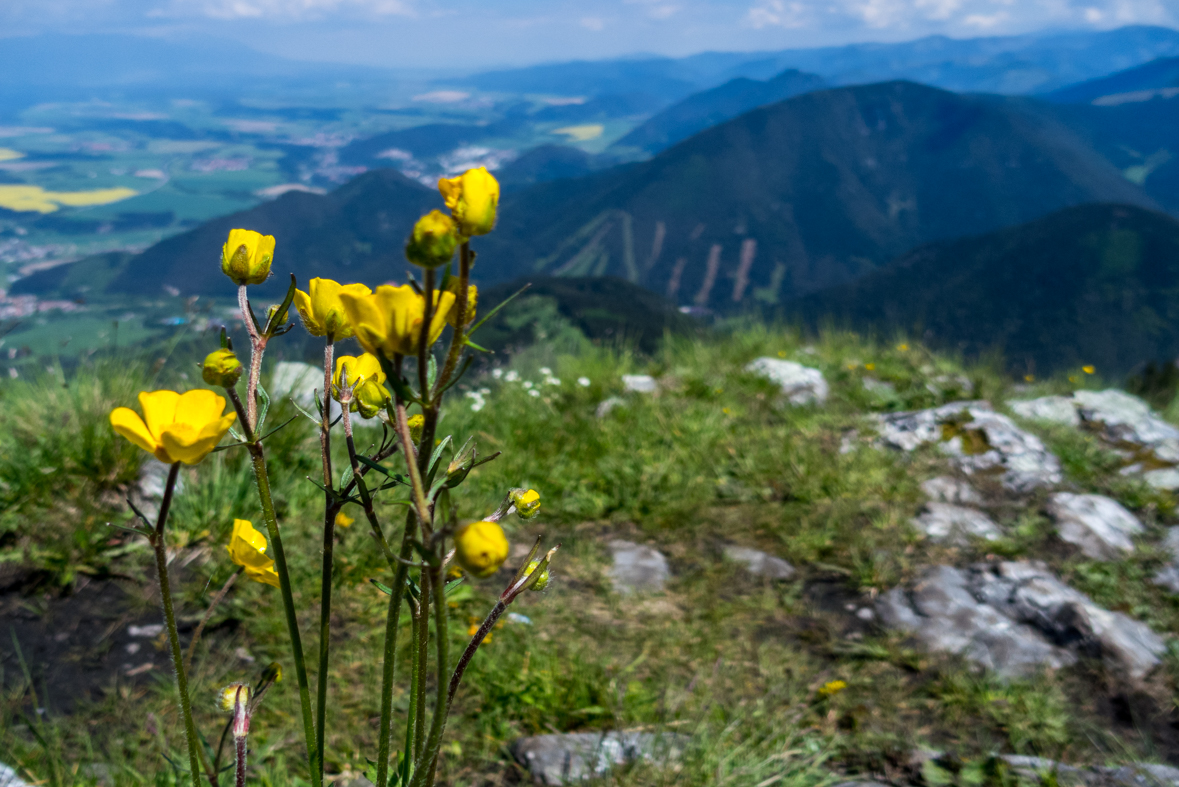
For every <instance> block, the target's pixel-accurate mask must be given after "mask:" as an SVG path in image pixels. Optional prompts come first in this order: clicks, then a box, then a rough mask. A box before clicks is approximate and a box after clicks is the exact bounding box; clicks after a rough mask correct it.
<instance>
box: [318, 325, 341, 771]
mask: <svg viewBox="0 0 1179 787" xmlns="http://www.w3.org/2000/svg"><path fill="white" fill-rule="evenodd" d="M332 351H333V346H332V340H331V337H328V340H327V343H326V344H325V345H324V348H323V413H322V415H321V418H322V420H321V422H320V426H319V448H320V452H321V453H322V454H323V485H324V488H325V489H327V490H329V491H326V492H324V493H323V494H324V500H323V567H322V569H321V571H320V580H319V669H318V671H317V672H318V674H317V676H316V677H317V684H316V696H315V734H316V739H315V747H316V750H317V751H318V752H319V768H320V778H321V779H322V777H323V747H324V736H325V734H326V733H325V730H326V723H327V684H328V681H327V677H328V658H329V656H330V650H331V643H332V636H331V633H332V632H331V628H332V569H333V559H332V550H333V548H334V547H335V543H336V513H337V512H338V511H339V507H338V506H336V505H335V501H334V499H333V496H332V493H331V491H330V490H331V489H332V435H331V428H332Z"/></svg>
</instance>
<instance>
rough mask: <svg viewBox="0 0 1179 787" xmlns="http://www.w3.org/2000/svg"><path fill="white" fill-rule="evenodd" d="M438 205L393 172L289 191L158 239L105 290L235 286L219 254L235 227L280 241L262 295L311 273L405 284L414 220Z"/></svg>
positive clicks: (190, 290)
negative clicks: (325, 189) (327, 188)
mask: <svg viewBox="0 0 1179 787" xmlns="http://www.w3.org/2000/svg"><path fill="white" fill-rule="evenodd" d="M439 205H440V200H439V197H438V192H437V191H435V190H433V189H428V188H426V187H425V186H422V185H421V184H419V183H417V182H416V181H412V180H410V179H408V178H406V177H405V176H404V175H401V174H400V173H398V172H396V171H394V170H378V171H375V172H369V173H366V174H364V175H361V176H360V177H358V178H355V179H354V180H351V181H349V182H348V183H346V184H344V185H343V186H341V187H340V188H338V189H336V190H335V191H333V192H331V193H329V194H326V195H322V196H321V195H318V194H308V193H305V192H296V191H292V192H287V193H286V194H284V195H282V196H281V197H279V198H278V199H276V200H274V201H272V202H264V203H262V204H261V205H258V206H257V207H254V208H251V209H249V210H245V211H241V212H238V213H233V214H231V215H229V216H222V217H220V218H217V219H213V220H211V221H207V222H205V223H204V224H201V225H200V226H199V227H196V228H194V229H192V230H189V231H188V232H184V233H181V234H179V235H174V236H172V237H170V238H166V239H165V240H162V241H160V242H159V243H157V244H156V245H154V246H152V247H151V248H149V249H147V250H146V251H144V252H143V253H142V254H139V255H137V256H135V257H132V258H131V260H130V262H129V263H127V266H126V268H125V269H124V270H123V272H122V273H121V274H120V275H119V276H118V277H116V278H115V279H114V280H113V281H112V283H111V284H110V285H109V286H108V289H109V290H110V291H112V292H128V293H141V294H156V293H159V292H161V291H162V290H163V289H164V288H166V287H175V288H177V289H178V290H180V292H181V293H183V294H185V295H188V294H194V293H209V294H228V293H231V291H232V290H233V285H232V284H230V283H229V281H228V280H227V279H226V278H225V276H224V275H223V274H222V273H221V266H220V254H221V246H222V245H223V244H224V243H225V238H226V237H227V236H228V234H229V231H230V230H231V229H233V228H235V227H242V228H246V229H252V230H257V231H258V232H261V233H263V234H266V235H274V236H275V238H276V239H277V247H276V249H275V255H274V260H275V261H274V267H273V271H274V275H273V276H271V278H270V280H269V281H267V282H266V283H265V284H262V285H259V286H258V287H257V289H256V291H257V292H258V293H259V294H260V295H266V296H271V297H279V296H281V295H282V294H283V293H284V292H285V291H286V288H287V284H288V282H289V279H288V278H287V274H288V273H294V274H295V275H296V276H297V277H298V280H299V283H300V286H305V285H306V283H307V281H308V280H309V279H310V278H312V277H314V276H326V277H331V278H336V279H339V280H341V281H343V280H347V281H363V282H366V283H368V284H380V283H382V282H385V281H388V280H390V279H396V280H398V281H404V280H405V274H404V272H405V270H406V268H407V267H408V263H406V262H405V257H404V255H403V250H404V248H405V240H406V238H408V237H409V233H410V230H411V229H412V228H413V223H414V222H415V221H416V220H417V218H418V217H419V216H421V215H422V214H423V213H425V212H427V211H428V210H430V209H431V208H436V207H438V206H439ZM83 262H85V261H83ZM83 262H80V263H78V264H79V265H80V264H83Z"/></svg>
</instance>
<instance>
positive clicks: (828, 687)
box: [819, 680, 847, 697]
mask: <svg viewBox="0 0 1179 787" xmlns="http://www.w3.org/2000/svg"><path fill="white" fill-rule="evenodd" d="M846 688H847V683H845V682H844V681H842V680H832V681H828V682H827V683H824V684H823V685H822V686H821V687H820V688H819V694H821V695H823V696H824V697H831V696H833V695H835V694H838V693H839V692H841V691H843V690H844V689H846Z"/></svg>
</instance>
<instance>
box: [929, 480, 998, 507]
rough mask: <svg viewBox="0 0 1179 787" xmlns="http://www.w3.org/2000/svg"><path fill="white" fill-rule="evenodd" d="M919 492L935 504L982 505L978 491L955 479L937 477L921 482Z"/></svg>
mask: <svg viewBox="0 0 1179 787" xmlns="http://www.w3.org/2000/svg"><path fill="white" fill-rule="evenodd" d="M921 491H922V492H924V493H925V496H926V497H928V498H929V499H930V500H932V501H934V502H935V503H954V504H955V505H968V506H977V505H982V501H983V500H982V495H980V494H979V493H978V491H977V490H976V489H975V488H974V487H973V486H971V485H970V484H968V483H966V482H965V481H960V480H959V479H957V478H951V477H950V476H945V475H942V476H937V477H936V478H929V479H926V480H925V481H922V482H921Z"/></svg>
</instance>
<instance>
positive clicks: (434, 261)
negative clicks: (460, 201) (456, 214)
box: [405, 210, 459, 268]
mask: <svg viewBox="0 0 1179 787" xmlns="http://www.w3.org/2000/svg"><path fill="white" fill-rule="evenodd" d="M458 244H459V232H458V226H457V225H455V223H454V219H452V218H451V217H450V216H447V215H446V214H445V213H443V212H442V211H440V210H432V211H430V212H429V213H427V214H426V215H425V216H422V217H421V218H420V219H418V220H417V222H416V223H415V224H414V225H413V232H412V233H411V234H410V236H409V241H408V242H407V243H406V244H405V258H406V259H407V260H409V261H410V262H412V263H413V264H414V265H420V266H421V267H423V268H438V267H441V266H443V265H445V264H446V263H448V262H450V260H451V259H452V258H453V257H454V250H455V247H457V246H458Z"/></svg>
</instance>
